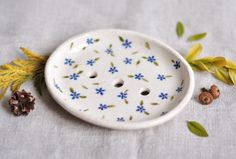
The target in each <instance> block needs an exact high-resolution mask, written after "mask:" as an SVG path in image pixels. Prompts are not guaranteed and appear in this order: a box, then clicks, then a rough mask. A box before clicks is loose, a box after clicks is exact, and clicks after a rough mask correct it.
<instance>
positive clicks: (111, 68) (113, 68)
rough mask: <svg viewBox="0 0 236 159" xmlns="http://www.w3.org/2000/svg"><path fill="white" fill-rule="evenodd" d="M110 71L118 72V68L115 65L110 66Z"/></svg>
mask: <svg viewBox="0 0 236 159" xmlns="http://www.w3.org/2000/svg"><path fill="white" fill-rule="evenodd" d="M108 71H109V72H111V73H112V74H114V73H115V72H118V70H117V68H116V67H115V66H112V67H110V69H109V70H108Z"/></svg>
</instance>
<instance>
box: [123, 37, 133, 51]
mask: <svg viewBox="0 0 236 159" xmlns="http://www.w3.org/2000/svg"><path fill="white" fill-rule="evenodd" d="M131 44H132V42H131V41H129V40H128V39H125V41H124V42H123V43H122V46H124V47H125V48H126V49H127V48H131V47H132V46H131Z"/></svg>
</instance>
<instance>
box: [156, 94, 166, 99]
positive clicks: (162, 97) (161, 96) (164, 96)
mask: <svg viewBox="0 0 236 159" xmlns="http://www.w3.org/2000/svg"><path fill="white" fill-rule="evenodd" d="M158 97H160V98H161V99H162V100H164V99H168V93H160V95H159V96H158Z"/></svg>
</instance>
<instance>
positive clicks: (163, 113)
mask: <svg viewBox="0 0 236 159" xmlns="http://www.w3.org/2000/svg"><path fill="white" fill-rule="evenodd" d="M167 113H168V112H162V113H161V114H160V116H163V115H165V114H167Z"/></svg>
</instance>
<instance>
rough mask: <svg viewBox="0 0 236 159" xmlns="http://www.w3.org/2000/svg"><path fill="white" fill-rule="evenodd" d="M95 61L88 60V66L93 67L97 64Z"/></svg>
mask: <svg viewBox="0 0 236 159" xmlns="http://www.w3.org/2000/svg"><path fill="white" fill-rule="evenodd" d="M95 62H96V61H95V60H93V59H91V60H87V63H86V64H87V65H89V66H93V65H94V64H95Z"/></svg>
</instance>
